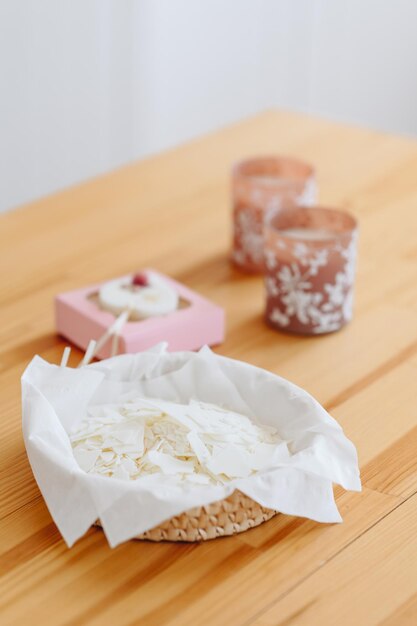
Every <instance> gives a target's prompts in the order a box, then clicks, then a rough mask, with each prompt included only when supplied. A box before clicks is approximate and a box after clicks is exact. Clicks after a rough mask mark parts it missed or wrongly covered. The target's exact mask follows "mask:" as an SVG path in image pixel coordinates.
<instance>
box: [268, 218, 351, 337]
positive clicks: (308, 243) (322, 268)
mask: <svg viewBox="0 0 417 626" xmlns="http://www.w3.org/2000/svg"><path fill="white" fill-rule="evenodd" d="M356 239H357V223H356V220H355V219H354V218H353V217H352V216H351V215H349V214H348V213H345V212H343V211H337V210H334V209H326V208H322V207H289V208H287V209H281V210H276V211H271V212H270V213H269V214H268V216H267V218H266V224H265V250H264V255H265V286H266V312H265V316H266V321H267V323H268V324H269V325H270V326H273V327H274V328H279V329H281V330H286V331H289V332H294V333H301V334H312V335H314V334H322V333H328V332H333V331H336V330H339V328H341V327H342V326H344V325H345V324H346V323H347V322H349V321H350V319H351V317H352V303H353V283H354V271H355V257H356Z"/></svg>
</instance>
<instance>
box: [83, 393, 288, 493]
mask: <svg viewBox="0 0 417 626" xmlns="http://www.w3.org/2000/svg"><path fill="white" fill-rule="evenodd" d="M88 414H89V416H88V417H87V419H85V420H84V421H83V422H82V424H81V427H80V430H79V431H78V432H76V433H74V434H73V435H72V437H71V441H72V444H73V446H74V456H75V458H76V459H77V460H78V458H79V459H80V461H79V464H80V466H81V467H82V469H85V471H87V472H90V473H98V474H100V475H101V476H107V477H114V478H118V479H121V480H136V479H139V478H141V477H143V476H153V475H156V474H163V475H164V476H165V477H166V479H167V480H168V479H169V480H174V481H176V482H177V483H178V482H179V483H186V482H189V483H190V484H200V485H204V484H224V483H225V482H228V481H230V480H234V479H237V478H244V477H247V476H249V475H251V474H252V473H253V472H256V471H259V470H261V469H265V468H269V467H271V466H274V464H277V463H278V464H279V462H280V461H282V459H285V458H288V455H289V452H288V448H287V446H286V444H285V443H283V442H282V440H281V439H280V438H279V437H278V434H277V432H276V431H275V429H271V427H264V426H263V425H261V424H255V423H253V422H252V421H251V420H250V419H249V418H248V417H246V416H244V415H240V414H239V413H236V412H234V411H228V410H227V409H225V408H224V407H218V406H216V405H212V404H207V403H204V402H200V401H196V400H191V402H190V403H189V404H188V405H185V404H179V403H175V402H171V401H166V400H160V399H154V398H138V397H137V396H133V395H131V396H130V397H129V399H128V400H127V401H126V399H124V401H123V402H121V403H120V405H118V404H115V403H112V404H107V405H102V406H100V405H96V406H94V407H90V409H89V411H88ZM76 450H77V452H75V451H76Z"/></svg>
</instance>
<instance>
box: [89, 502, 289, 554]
mask: <svg viewBox="0 0 417 626" xmlns="http://www.w3.org/2000/svg"><path fill="white" fill-rule="evenodd" d="M276 513H277V511H273V510H272V509H265V508H264V507H263V506H261V505H260V504H258V503H257V502H255V501H254V500H252V499H251V498H249V497H248V496H245V494H243V493H241V492H240V491H234V492H233V493H232V495H231V496H229V497H228V498H225V499H224V500H219V501H218V502H213V503H212V504H208V505H207V506H199V507H195V508H194V509H190V510H189V511H186V512H185V513H181V515H177V516H176V517H172V518H171V519H169V520H167V521H166V522H164V523H163V524H161V525H160V526H156V527H155V528H151V530H147V531H146V532H144V533H143V534H142V535H139V536H138V537H136V539H146V540H148V541H190V542H192V541H207V540H208V539H216V537H226V536H228V535H234V534H236V533H242V532H244V531H245V530H248V529H249V528H254V527H255V526H259V524H262V523H263V522H266V521H267V520H269V519H271V517H273V516H274V515H276ZM98 525H100V524H99V523H98Z"/></svg>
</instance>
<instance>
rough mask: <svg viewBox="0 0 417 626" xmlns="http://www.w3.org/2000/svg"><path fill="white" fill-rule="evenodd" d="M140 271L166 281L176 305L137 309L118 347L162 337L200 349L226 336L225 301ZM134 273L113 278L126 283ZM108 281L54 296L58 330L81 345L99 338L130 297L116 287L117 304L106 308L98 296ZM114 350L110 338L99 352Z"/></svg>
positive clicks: (179, 346) (133, 347)
mask: <svg viewBox="0 0 417 626" xmlns="http://www.w3.org/2000/svg"><path fill="white" fill-rule="evenodd" d="M141 276H144V277H149V278H150V279H151V280H152V281H154V282H155V283H156V284H157V285H164V286H166V287H167V295H168V296H171V300H172V296H173V295H174V298H176V308H174V310H171V311H170V312H167V313H163V312H162V313H161V314H158V315H152V310H151V309H149V310H146V308H145V309H144V310H143V311H142V313H143V319H137V317H138V316H137V315H135V314H134V311H133V315H130V316H129V320H128V321H127V322H126V323H125V324H124V325H123V326H122V328H121V330H120V333H119V335H120V336H119V341H118V352H119V353H135V352H140V351H142V350H147V349H148V348H150V347H151V346H154V345H155V344H157V343H159V342H161V341H166V342H168V345H169V349H170V350H197V349H199V348H201V347H202V346H204V345H211V346H213V345H217V344H219V343H221V342H222V341H223V340H224V327H225V315H224V310H223V309H222V308H221V307H219V306H217V305H216V304H214V303H212V302H210V300H207V299H206V298H204V297H203V296H200V295H199V294H197V293H196V292H195V291H192V290H191V289H189V288H188V287H185V285H182V284H181V283H179V282H177V281H175V280H173V279H172V278H169V277H168V276H165V275H163V274H160V273H159V272H156V271H155V270H152V269H145V270H144V271H143V272H142V274H141ZM132 279H133V275H131V276H124V277H120V279H115V283H116V285H117V282H124V283H127V282H130V281H131V280H132ZM111 282H112V281H111ZM109 284H110V283H108V282H106V283H99V284H94V285H90V286H89V287H85V288H83V289H77V290H75V291H69V292H66V293H62V294H59V295H58V296H57V297H56V298H55V317H56V327H57V331H58V332H59V333H60V334H61V335H63V336H64V337H66V338H67V339H69V340H70V341H72V342H73V343H74V344H75V345H77V346H78V347H80V348H82V349H83V350H86V349H87V347H88V345H89V343H90V341H91V340H92V339H94V340H98V339H100V337H102V336H103V335H104V334H105V333H106V331H107V330H108V329H109V327H110V326H111V325H112V324H113V323H114V321H115V319H116V318H117V315H118V313H120V312H121V310H122V309H123V307H124V305H125V302H127V300H128V297H129V296H128V292H127V291H126V292H125V293H123V292H122V291H119V292H118V293H117V292H116V299H115V308H114V310H113V311H110V310H109V309H108V308H107V307H106V308H107V310H106V309H105V308H103V302H100V296H102V299H103V297H104V298H105V296H106V294H105V293H103V291H100V289H102V287H103V286H104V285H109ZM168 300H169V298H168ZM165 304H166V303H165ZM170 306H171V309H172V302H169V303H168V308H169V307H170ZM174 306H175V305H174ZM161 310H162V311H163V307H162V309H161ZM135 318H136V319H135ZM111 352H112V342H111V341H107V342H106V343H105V344H104V345H103V346H102V347H101V348H100V349H99V350H98V351H97V353H96V354H95V356H98V357H99V358H107V357H109V356H110V355H111Z"/></svg>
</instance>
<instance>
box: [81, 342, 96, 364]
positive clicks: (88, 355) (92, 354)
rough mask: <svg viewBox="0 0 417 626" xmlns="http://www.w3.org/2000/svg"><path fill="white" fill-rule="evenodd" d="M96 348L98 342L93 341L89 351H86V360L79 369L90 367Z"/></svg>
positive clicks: (84, 359) (83, 360)
mask: <svg viewBox="0 0 417 626" xmlns="http://www.w3.org/2000/svg"><path fill="white" fill-rule="evenodd" d="M95 347H96V340H95V339H92V340H91V341H90V343H89V344H88V347H87V350H86V351H85V354H84V358H83V359H82V361H81V363H79V365H78V367H82V366H83V365H88V364H89V362H90V361H91V359H92V358H93V356H94V350H95Z"/></svg>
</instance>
